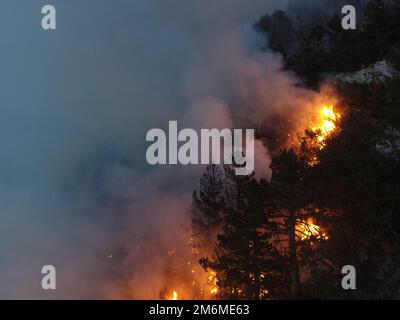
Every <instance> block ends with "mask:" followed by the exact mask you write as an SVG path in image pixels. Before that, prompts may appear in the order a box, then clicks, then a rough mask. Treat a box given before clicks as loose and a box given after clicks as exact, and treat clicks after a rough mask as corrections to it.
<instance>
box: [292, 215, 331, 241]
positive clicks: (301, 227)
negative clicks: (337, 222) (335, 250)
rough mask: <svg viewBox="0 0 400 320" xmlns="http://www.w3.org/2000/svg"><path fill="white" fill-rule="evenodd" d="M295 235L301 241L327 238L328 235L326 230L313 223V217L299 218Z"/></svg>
mask: <svg viewBox="0 0 400 320" xmlns="http://www.w3.org/2000/svg"><path fill="white" fill-rule="evenodd" d="M296 235H297V236H298V237H299V238H300V240H301V241H306V240H310V239H311V238H314V239H317V240H328V239H329V236H328V234H327V233H326V231H325V230H324V229H323V228H322V227H320V226H318V225H317V224H315V221H314V219H313V218H308V219H307V220H301V221H299V222H298V223H297V225H296Z"/></svg>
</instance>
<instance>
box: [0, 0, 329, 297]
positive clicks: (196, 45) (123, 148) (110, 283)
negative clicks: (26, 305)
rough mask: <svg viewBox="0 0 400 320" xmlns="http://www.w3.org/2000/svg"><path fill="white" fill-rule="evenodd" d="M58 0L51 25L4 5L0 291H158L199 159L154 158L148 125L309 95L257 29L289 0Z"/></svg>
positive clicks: (213, 117) (20, 7)
mask: <svg viewBox="0 0 400 320" xmlns="http://www.w3.org/2000/svg"><path fill="white" fill-rule="evenodd" d="M319 2H327V3H332V2H330V1H325V0H321V1H317V0H316V1H314V2H309V3H308V5H310V6H312V5H313V4H315V3H319ZM51 3H52V4H53V5H54V6H55V7H56V9H57V30H56V31H51V32H45V31H43V30H42V29H41V24H40V23H41V18H42V15H41V8H42V6H43V5H45V4H47V1H39V0H30V1H24V0H2V1H1V2H0V39H1V40H2V41H1V45H0V46H1V49H0V110H1V117H0V159H1V160H0V298H49V299H51V298H110V297H111V298H115V297H125V296H124V294H123V293H121V292H120V291H121V288H122V287H124V286H128V287H130V289H131V290H132V291H133V296H134V297H150V298H155V297H157V293H158V291H159V283H160V282H162V279H161V278H162V276H163V275H162V274H161V272H160V270H162V268H163V263H164V260H163V255H162V253H163V252H165V251H166V250H168V249H169V248H170V245H169V244H170V243H171V242H172V243H174V241H176V245H177V246H179V243H180V241H182V239H181V238H180V237H181V234H182V232H181V231H182V228H183V227H182V225H184V221H185V217H186V213H187V210H188V208H189V206H190V197H191V191H192V190H193V189H194V188H196V187H197V184H198V178H199V175H200V174H201V172H202V170H203V169H204V168H183V167H154V168H153V167H149V166H148V165H146V161H145V150H146V146H147V144H146V142H145V135H146V133H147V131H148V130H150V129H152V128H157V127H161V128H166V127H167V125H168V121H169V120H178V121H179V122H178V123H179V124H182V126H187V127H192V128H214V127H217V128H225V127H235V126H236V127H249V126H258V125H259V124H260V121H267V120H268V117H269V116H270V115H276V114H280V113H283V112H293V113H294V112H297V111H298V110H295V106H296V105H300V104H301V103H300V101H301V102H304V103H306V101H309V100H310V99H312V98H313V93H312V92H309V91H307V90H304V89H300V88H298V87H296V86H295V85H296V82H297V79H296V78H295V77H294V76H293V75H291V74H288V73H285V72H283V71H282V64H281V58H280V57H279V56H277V55H274V54H272V53H271V52H261V51H260V50H259V49H260V48H261V47H262V46H263V45H265V39H263V38H262V37H261V36H260V35H257V34H256V33H255V32H254V30H253V29H252V25H253V23H254V21H256V20H257V19H258V18H259V17H260V16H261V15H263V14H265V13H270V12H272V11H273V9H276V8H278V7H281V8H283V7H284V6H285V5H286V2H285V1H282V0H251V1H243V0H242V1H239V0H218V1H215V0H201V1H200V0H191V1H181V0H164V1H161V0H159V1H155V0H136V1H130V0H118V1H111V0H85V1H79V0H68V1H67V0H53V1H51ZM297 102H299V103H297ZM304 103H303V104H302V105H304ZM256 154H257V157H256V170H257V174H258V176H265V177H268V164H269V161H270V160H269V155H268V150H267V149H266V148H265V147H264V146H263V145H262V143H261V142H257V145H256ZM143 243H145V246H146V247H145V250H143ZM144 252H145V253H144ZM110 255H112V258H111V257H109V256H110ZM46 264H52V265H54V266H55V267H56V269H57V290H56V291H54V292H45V291H43V290H42V289H41V285H40V282H41V277H42V275H41V273H40V271H41V267H42V266H43V265H46ZM144 281H145V282H146V284H147V285H146V288H142V287H140V284H139V282H141V283H143V282H144Z"/></svg>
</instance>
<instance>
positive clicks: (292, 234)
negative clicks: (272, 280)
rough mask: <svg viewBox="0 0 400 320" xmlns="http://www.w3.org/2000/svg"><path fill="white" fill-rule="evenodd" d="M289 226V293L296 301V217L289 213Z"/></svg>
mask: <svg viewBox="0 0 400 320" xmlns="http://www.w3.org/2000/svg"><path fill="white" fill-rule="evenodd" d="M288 226H289V273H290V292H291V294H292V297H293V298H294V299H296V298H297V297H298V296H299V290H300V281H299V266H298V261H297V244H296V216H295V214H294V212H291V213H290V215H289V218H288Z"/></svg>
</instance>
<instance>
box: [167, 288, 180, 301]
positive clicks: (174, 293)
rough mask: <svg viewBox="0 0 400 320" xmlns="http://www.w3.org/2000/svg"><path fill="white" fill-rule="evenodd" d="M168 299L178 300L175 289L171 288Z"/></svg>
mask: <svg viewBox="0 0 400 320" xmlns="http://www.w3.org/2000/svg"><path fill="white" fill-rule="evenodd" d="M169 300H178V292H176V291H175V290H173V291H172V292H171V296H170V299H169Z"/></svg>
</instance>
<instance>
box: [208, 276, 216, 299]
mask: <svg viewBox="0 0 400 320" xmlns="http://www.w3.org/2000/svg"><path fill="white" fill-rule="evenodd" d="M217 282H218V279H217V273H216V272H215V271H213V270H211V271H209V272H208V283H209V285H210V286H211V289H210V293H211V294H214V295H215V294H217V293H218V284H217Z"/></svg>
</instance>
